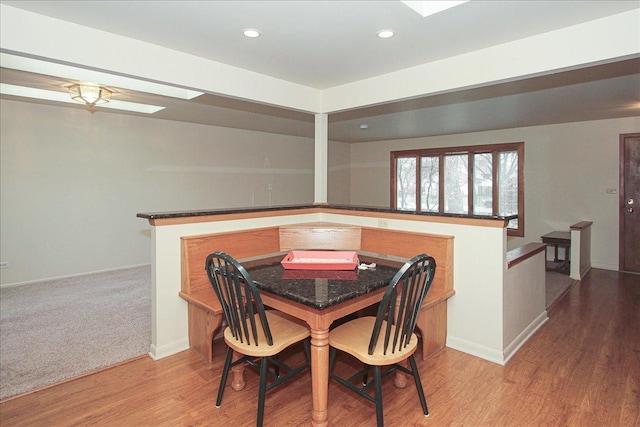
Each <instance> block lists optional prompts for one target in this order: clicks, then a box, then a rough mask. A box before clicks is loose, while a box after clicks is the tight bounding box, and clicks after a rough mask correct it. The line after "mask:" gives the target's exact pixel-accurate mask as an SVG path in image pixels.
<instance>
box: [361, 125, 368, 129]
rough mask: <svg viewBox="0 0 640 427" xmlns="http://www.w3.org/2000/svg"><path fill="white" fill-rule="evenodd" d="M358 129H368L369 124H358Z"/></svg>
mask: <svg viewBox="0 0 640 427" xmlns="http://www.w3.org/2000/svg"><path fill="white" fill-rule="evenodd" d="M360 129H369V125H365V124H362V125H360Z"/></svg>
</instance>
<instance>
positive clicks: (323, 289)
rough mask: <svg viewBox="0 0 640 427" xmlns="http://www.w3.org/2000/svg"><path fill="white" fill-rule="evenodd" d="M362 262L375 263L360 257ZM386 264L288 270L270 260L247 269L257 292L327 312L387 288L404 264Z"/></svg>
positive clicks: (372, 260)
mask: <svg viewBox="0 0 640 427" xmlns="http://www.w3.org/2000/svg"><path fill="white" fill-rule="evenodd" d="M360 261H361V262H364V263H367V264H370V263H371V262H375V261H376V260H375V259H373V258H366V257H361V258H360ZM386 264H387V265H381V264H380V263H376V268H375V269H371V270H359V269H358V268H356V269H354V270H348V271H331V270H286V269H285V268H284V267H283V266H282V265H281V264H280V262H279V261H271V262H270V263H269V264H266V265H260V266H256V267H248V268H247V270H248V271H249V274H250V275H251V278H252V279H253V281H254V282H255V283H256V286H257V287H258V289H260V290H262V291H267V292H270V293H272V294H274V295H278V296H281V297H284V298H287V299H289V300H292V301H296V302H299V303H301V304H304V305H307V306H309V307H313V308H315V309H317V310H324V309H326V308H328V307H331V306H333V305H336V304H340V303H342V302H344V301H348V300H350V299H353V298H357V297H359V296H362V295H365V294H367V293H369V292H372V291H375V290H377V289H380V288H383V287H385V286H387V285H388V284H389V282H390V281H391V279H392V278H393V276H394V275H395V274H396V273H397V272H398V269H399V268H400V267H401V266H402V264H401V263H396V264H393V263H390V262H387V263H386Z"/></svg>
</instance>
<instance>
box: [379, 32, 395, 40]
mask: <svg viewBox="0 0 640 427" xmlns="http://www.w3.org/2000/svg"><path fill="white" fill-rule="evenodd" d="M394 35H395V31H393V30H380V31H378V37H380V38H381V39H388V38H390V37H393V36H394Z"/></svg>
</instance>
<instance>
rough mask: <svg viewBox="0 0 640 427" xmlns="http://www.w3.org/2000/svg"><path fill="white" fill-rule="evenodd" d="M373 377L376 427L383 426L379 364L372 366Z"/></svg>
mask: <svg viewBox="0 0 640 427" xmlns="http://www.w3.org/2000/svg"><path fill="white" fill-rule="evenodd" d="M373 377H374V378H373V381H375V385H374V387H375V391H376V420H377V421H378V427H384V419H383V415H382V376H381V375H380V366H374V367H373Z"/></svg>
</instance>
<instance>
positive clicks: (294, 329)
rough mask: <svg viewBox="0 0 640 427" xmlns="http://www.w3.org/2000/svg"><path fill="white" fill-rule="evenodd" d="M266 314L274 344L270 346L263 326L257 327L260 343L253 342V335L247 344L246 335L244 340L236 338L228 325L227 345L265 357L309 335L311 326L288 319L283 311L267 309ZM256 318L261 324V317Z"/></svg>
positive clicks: (225, 332)
mask: <svg viewBox="0 0 640 427" xmlns="http://www.w3.org/2000/svg"><path fill="white" fill-rule="evenodd" d="M265 314H266V316H267V321H268V322H269V328H270V329H271V336H272V337H273V345H271V346H270V345H268V344H267V339H266V337H265V336H264V333H263V331H262V327H261V326H258V328H257V329H258V343H259V344H258V345H255V343H254V342H253V337H252V338H251V344H250V345H249V344H247V340H246V339H244V337H243V339H244V342H240V340H236V339H235V338H234V337H233V334H232V333H231V329H229V328H228V327H227V329H225V331H224V340H225V342H226V343H227V345H228V346H229V347H231V348H232V349H234V350H235V351H237V352H238V353H241V354H244V355H246V356H255V357H265V356H273V355H276V354H278V353H280V352H281V351H282V350H284V349H285V348H287V347H289V346H290V345H292V344H295V343H297V342H298V341H302V340H303V339H305V338H307V337H308V336H309V328H307V327H305V326H303V325H301V324H299V323H296V322H292V321H291V320H288V319H287V318H286V316H284V315H282V313H279V312H277V311H275V310H267V311H265ZM255 318H256V325H260V318H259V316H258V315H257V314H256V315H255Z"/></svg>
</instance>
